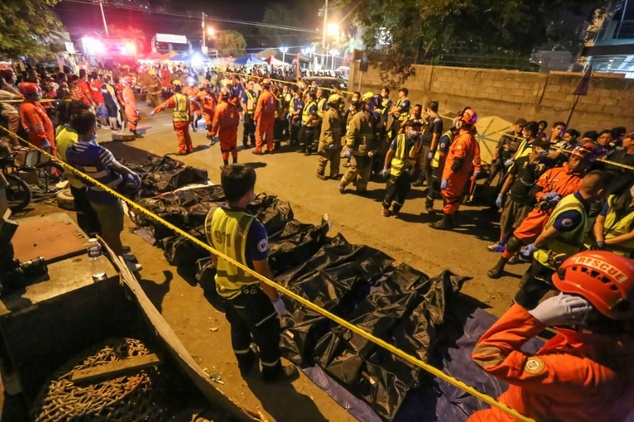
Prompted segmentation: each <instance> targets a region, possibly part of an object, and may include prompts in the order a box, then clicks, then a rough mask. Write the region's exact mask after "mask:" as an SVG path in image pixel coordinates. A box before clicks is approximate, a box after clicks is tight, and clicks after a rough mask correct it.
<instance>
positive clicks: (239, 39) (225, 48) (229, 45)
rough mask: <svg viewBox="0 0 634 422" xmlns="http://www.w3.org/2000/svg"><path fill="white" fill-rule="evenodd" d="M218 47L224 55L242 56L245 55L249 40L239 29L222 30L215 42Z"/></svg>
mask: <svg viewBox="0 0 634 422" xmlns="http://www.w3.org/2000/svg"><path fill="white" fill-rule="evenodd" d="M214 45H215V47H216V49H217V50H218V52H219V53H220V54H222V55H223V56H225V57H226V56H233V57H240V56H243V55H244V51H245V49H246V48H247V42H246V40H245V39H244V36H243V35H242V34H241V33H239V32H237V31H220V32H219V33H218V34H217V35H216V41H215V43H214Z"/></svg>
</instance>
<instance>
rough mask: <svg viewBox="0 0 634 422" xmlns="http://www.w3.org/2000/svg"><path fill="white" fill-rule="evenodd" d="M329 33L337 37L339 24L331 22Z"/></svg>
mask: <svg viewBox="0 0 634 422" xmlns="http://www.w3.org/2000/svg"><path fill="white" fill-rule="evenodd" d="M328 35H330V36H331V37H336V36H337V35H339V25H338V24H336V23H334V22H331V23H329V24H328Z"/></svg>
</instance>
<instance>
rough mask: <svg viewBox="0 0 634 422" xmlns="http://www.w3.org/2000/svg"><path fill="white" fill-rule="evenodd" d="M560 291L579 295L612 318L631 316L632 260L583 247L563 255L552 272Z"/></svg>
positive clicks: (633, 314) (633, 310)
mask: <svg viewBox="0 0 634 422" xmlns="http://www.w3.org/2000/svg"><path fill="white" fill-rule="evenodd" d="M553 283H554V284H555V287H557V289H559V290H561V291H562V292H564V293H572V294H578V295H580V296H583V297H584V298H586V299H587V300H589V301H590V303H592V306H594V307H595V308H596V310H597V311H599V312H601V313H602V314H603V315H605V316H606V317H608V318H611V319H615V320H630V319H634V262H633V261H632V260H631V259H628V258H626V257H624V256H621V255H617V254H615V253H612V252H608V251H584V252H579V253H578V254H575V255H573V256H571V257H569V258H568V259H566V260H565V261H564V262H563V264H561V266H560V267H559V269H558V270H557V272H556V273H555V274H553Z"/></svg>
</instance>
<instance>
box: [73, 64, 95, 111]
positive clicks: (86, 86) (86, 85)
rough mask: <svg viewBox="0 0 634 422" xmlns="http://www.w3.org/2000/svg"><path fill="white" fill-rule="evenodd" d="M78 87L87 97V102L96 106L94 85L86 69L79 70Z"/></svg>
mask: <svg viewBox="0 0 634 422" xmlns="http://www.w3.org/2000/svg"><path fill="white" fill-rule="evenodd" d="M77 88H78V89H79V91H81V93H82V94H83V95H84V97H85V102H86V104H88V105H89V106H91V107H95V106H96V104H95V99H94V98H93V95H92V87H91V85H90V82H89V81H88V74H87V73H86V69H80V70H79V79H78V80H77Z"/></svg>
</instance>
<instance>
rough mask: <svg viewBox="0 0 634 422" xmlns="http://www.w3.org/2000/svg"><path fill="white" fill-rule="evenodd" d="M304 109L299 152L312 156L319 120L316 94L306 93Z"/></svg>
mask: <svg viewBox="0 0 634 422" xmlns="http://www.w3.org/2000/svg"><path fill="white" fill-rule="evenodd" d="M304 98H305V101H304V108H303V110H302V128H301V130H300V131H299V142H300V147H299V151H298V152H303V153H304V154H305V155H310V150H311V148H312V146H313V138H314V137H315V125H316V123H317V121H318V119H319V117H318V116H317V103H316V102H315V94H314V93H313V92H312V91H308V92H306V95H305V96H304Z"/></svg>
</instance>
